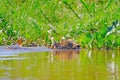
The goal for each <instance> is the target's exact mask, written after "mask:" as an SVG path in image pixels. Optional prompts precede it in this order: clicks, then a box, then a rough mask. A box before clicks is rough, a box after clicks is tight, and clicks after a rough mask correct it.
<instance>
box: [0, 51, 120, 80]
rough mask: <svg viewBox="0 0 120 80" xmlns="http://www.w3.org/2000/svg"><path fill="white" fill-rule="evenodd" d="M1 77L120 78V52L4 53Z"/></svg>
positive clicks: (6, 79) (42, 79) (38, 79)
mask: <svg viewBox="0 0 120 80" xmlns="http://www.w3.org/2000/svg"><path fill="white" fill-rule="evenodd" d="M0 80H120V52H119V51H102V50H95V51H90V50H80V51H78V50H74V51H71V50H69V51H51V52H39V53H21V54H17V55H11V56H0Z"/></svg>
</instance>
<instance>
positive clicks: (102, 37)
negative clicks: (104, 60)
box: [0, 0, 120, 49]
mask: <svg viewBox="0 0 120 80" xmlns="http://www.w3.org/2000/svg"><path fill="white" fill-rule="evenodd" d="M119 6H120V1H119V0H105V1H102V0H94V1H92V0H53V1H52V0H12V1H10V0H1V1H0V45H9V44H11V43H15V41H16V40H17V39H18V38H19V37H23V38H24V40H25V44H29V43H32V42H36V43H37V44H42V45H46V44H51V43H52V40H53V38H54V40H55V41H60V40H61V39H62V37H64V38H67V37H69V38H72V39H74V40H75V41H76V42H78V43H80V46H81V47H83V48H99V49H100V48H107V49H110V48H112V49H113V48H119V47H120V36H119V35H120V26H119V25H118V24H119V19H120V7H119Z"/></svg>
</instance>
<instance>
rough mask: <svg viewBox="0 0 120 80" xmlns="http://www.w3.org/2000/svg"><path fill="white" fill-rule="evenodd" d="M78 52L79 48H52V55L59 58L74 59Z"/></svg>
mask: <svg viewBox="0 0 120 80" xmlns="http://www.w3.org/2000/svg"><path fill="white" fill-rule="evenodd" d="M79 53H80V51H79V50H53V56H54V57H55V58H56V59H59V60H69V59H76V58H77V57H78V54H79Z"/></svg>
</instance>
